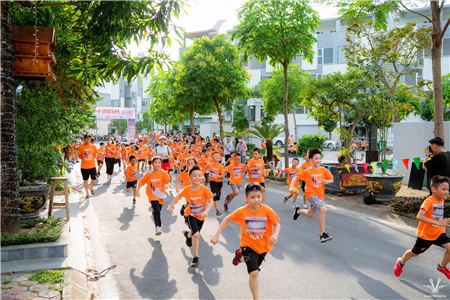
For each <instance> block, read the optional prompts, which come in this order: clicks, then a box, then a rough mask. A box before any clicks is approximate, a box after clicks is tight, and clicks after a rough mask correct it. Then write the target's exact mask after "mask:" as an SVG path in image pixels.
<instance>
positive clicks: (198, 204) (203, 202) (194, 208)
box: [180, 185, 213, 221]
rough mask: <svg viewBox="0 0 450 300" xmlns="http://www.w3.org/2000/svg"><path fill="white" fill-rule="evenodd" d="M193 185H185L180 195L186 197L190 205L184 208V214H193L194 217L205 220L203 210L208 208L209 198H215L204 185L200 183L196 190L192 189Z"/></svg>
mask: <svg viewBox="0 0 450 300" xmlns="http://www.w3.org/2000/svg"><path fill="white" fill-rule="evenodd" d="M191 188H192V185H190V186H187V187H185V188H184V189H183V190H182V191H181V193H180V196H181V197H184V198H186V200H187V202H188V206H187V207H186V209H185V210H184V215H185V216H186V217H187V216H193V217H194V218H197V219H199V220H200V221H203V220H204V219H206V218H204V217H202V216H201V214H202V212H204V211H205V210H206V206H207V205H208V200H209V199H211V200H212V198H213V194H212V193H211V191H210V190H209V189H208V188H207V187H206V186H204V185H200V186H199V189H198V190H196V191H193V190H191Z"/></svg>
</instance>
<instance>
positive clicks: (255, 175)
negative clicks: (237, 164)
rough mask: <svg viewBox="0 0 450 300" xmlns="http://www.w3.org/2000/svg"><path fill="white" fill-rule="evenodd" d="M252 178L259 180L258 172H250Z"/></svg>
mask: <svg viewBox="0 0 450 300" xmlns="http://www.w3.org/2000/svg"><path fill="white" fill-rule="evenodd" d="M252 178H261V172H260V171H252Z"/></svg>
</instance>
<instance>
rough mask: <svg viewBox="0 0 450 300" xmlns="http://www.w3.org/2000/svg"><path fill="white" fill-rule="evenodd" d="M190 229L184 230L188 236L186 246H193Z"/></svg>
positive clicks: (184, 233) (186, 236) (185, 235)
mask: <svg viewBox="0 0 450 300" xmlns="http://www.w3.org/2000/svg"><path fill="white" fill-rule="evenodd" d="M188 234H189V231H187V230H183V235H184V237H185V238H186V246H188V247H192V238H191V237H188Z"/></svg>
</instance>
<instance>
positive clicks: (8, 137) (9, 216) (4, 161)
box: [0, 1, 20, 234]
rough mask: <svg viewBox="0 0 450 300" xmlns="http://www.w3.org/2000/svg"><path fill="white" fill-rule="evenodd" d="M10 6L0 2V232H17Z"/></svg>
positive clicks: (15, 132) (15, 135) (17, 192)
mask: <svg viewBox="0 0 450 300" xmlns="http://www.w3.org/2000/svg"><path fill="white" fill-rule="evenodd" d="M10 8H11V3H10V2H9V1H8V2H7V1H2V2H1V24H2V26H1V32H2V33H1V43H2V53H1V57H2V59H1V112H2V114H1V150H0V151H1V172H0V173H1V175H0V176H1V212H2V213H1V224H2V225H1V231H2V232H9V233H12V234H14V233H17V232H18V231H19V229H20V228H19V181H18V176H17V171H18V170H17V118H16V114H17V107H16V85H15V80H14V78H13V73H12V67H13V64H14V60H15V58H14V52H13V50H12V41H11V19H10Z"/></svg>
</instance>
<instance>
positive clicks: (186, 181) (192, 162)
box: [175, 157, 198, 194]
mask: <svg viewBox="0 0 450 300" xmlns="http://www.w3.org/2000/svg"><path fill="white" fill-rule="evenodd" d="M195 166H197V167H198V163H197V160H196V159H195V157H189V158H188V159H187V162H186V171H184V172H181V174H180V175H178V178H177V186H176V188H175V191H176V192H177V194H179V193H180V182H183V188H185V187H187V186H188V185H191V184H192V182H191V179H190V178H189V171H190V170H191V169H192V168H193V167H195Z"/></svg>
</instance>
